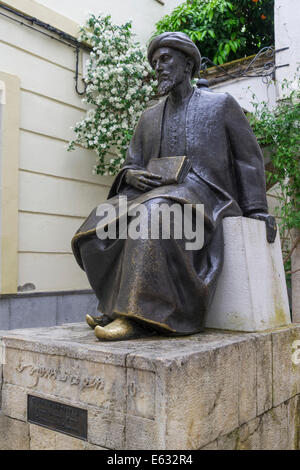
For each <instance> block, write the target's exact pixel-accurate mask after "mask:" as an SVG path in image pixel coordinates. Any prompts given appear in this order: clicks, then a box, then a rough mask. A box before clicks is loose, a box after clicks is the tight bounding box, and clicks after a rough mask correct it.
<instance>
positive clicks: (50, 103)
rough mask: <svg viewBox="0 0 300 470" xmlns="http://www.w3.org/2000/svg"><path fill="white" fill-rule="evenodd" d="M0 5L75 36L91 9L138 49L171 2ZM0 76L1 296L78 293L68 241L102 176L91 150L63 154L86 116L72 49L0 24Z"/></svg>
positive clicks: (100, 190)
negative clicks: (0, 123)
mask: <svg viewBox="0 0 300 470" xmlns="http://www.w3.org/2000/svg"><path fill="white" fill-rule="evenodd" d="M1 3H2V4H6V5H8V6H10V7H12V8H14V9H16V10H18V11H21V12H23V13H25V14H28V15H31V16H33V17H36V18H38V19H39V20H41V21H43V22H45V23H49V24H51V25H52V26H54V27H56V28H58V29H60V30H62V31H65V32H66V33H68V34H70V35H72V36H75V37H76V36H77V34H78V31H79V23H82V22H83V21H84V17H85V15H86V12H87V11H89V10H91V11H94V12H95V13H98V12H99V10H101V11H103V12H104V13H111V14H112V18H113V20H114V21H115V22H117V23H123V22H125V21H128V20H129V19H133V29H134V31H135V32H136V33H137V35H138V39H139V40H141V41H144V42H146V41H147V40H148V39H149V36H150V34H151V33H152V31H153V29H154V24H155V22H156V21H158V20H159V19H160V18H161V17H162V16H163V15H164V14H166V13H168V12H170V11H171V10H172V9H173V8H174V7H175V6H176V5H178V4H179V3H181V0H165V2H164V5H161V3H160V2H157V1H156V0H127V1H126V2H124V1H123V0H122V1H121V0H112V1H106V0H105V1H104V0H85V2H82V0H59V1H56V0H51V1H50V0H49V1H48V0H40V1H34V0H7V1H4V2H1ZM54 10H57V11H54ZM8 15H10V13H8ZM63 15H64V16H63ZM0 72H1V73H2V75H0V80H1V76H3V77H6V81H7V80H8V77H9V76H10V77H11V76H12V75H13V76H14V78H13V79H11V80H12V81H7V93H8V95H7V96H8V102H9V104H8V105H5V106H6V110H7V111H6V113H7V116H6V120H5V128H4V137H5V141H4V154H5V158H4V160H3V164H4V167H3V169H2V170H3V172H2V186H3V197H2V200H3V202H4V204H3V205H2V216H3V221H4V222H5V223H3V225H2V234H3V237H2V242H1V243H2V260H3V263H2V292H16V291H17V286H23V285H24V284H27V283H30V284H34V285H35V287H36V291H51V290H67V289H70V290H73V289H82V288H88V287H89V284H88V282H87V280H86V277H85V275H84V273H83V272H82V271H81V270H80V269H79V267H78V266H77V265H76V263H75V261H74V257H73V255H72V252H71V248H70V240H71V238H72V236H73V234H74V232H75V230H76V229H77V228H78V227H79V226H80V225H81V223H82V222H83V220H84V219H85V217H86V216H87V215H88V213H89V212H90V211H91V210H92V209H93V207H94V206H95V205H97V204H98V203H99V202H101V201H102V200H104V199H105V198H106V195H107V192H108V189H109V186H110V184H111V182H112V178H108V177H101V176H95V175H93V174H92V168H93V166H94V164H95V157H96V155H95V153H94V152H91V151H87V150H83V149H81V148H78V149H77V150H76V151H75V152H72V153H68V152H66V145H67V144H68V141H69V140H70V139H71V138H72V136H73V133H72V131H71V129H70V128H71V126H74V124H75V123H76V122H77V121H79V120H80V119H82V117H83V116H84V113H85V110H86V106H85V105H83V104H82V102H81V97H80V96H78V95H77V94H76V92H75V90H74V75H75V54H74V49H72V48H71V47H68V46H67V45H64V44H61V43H59V42H57V41H55V40H51V39H50V38H48V37H46V36H44V35H41V34H39V33H38V32H36V31H33V30H30V29H29V28H27V27H26V26H21V25H19V24H18V23H16V22H14V21H12V20H9V19H7V18H4V17H3V16H0ZM13 89H14V90H16V89H18V90H19V91H18V93H17V92H15V91H14V92H12V90H13ZM8 110H10V114H9V117H8ZM19 143H20V149H19ZM8 152H9V153H8ZM8 155H9V157H10V158H8ZM7 222H9V223H7ZM18 226H19V230H18Z"/></svg>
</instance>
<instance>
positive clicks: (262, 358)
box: [255, 334, 273, 415]
mask: <svg viewBox="0 0 300 470" xmlns="http://www.w3.org/2000/svg"><path fill="white" fill-rule="evenodd" d="M255 341H256V386H257V415H260V414H262V413H264V412H265V411H267V410H270V409H271V408H272V402H273V395H272V393H273V390H272V378H273V377H272V340H271V335H270V334H261V335H257V337H256V339H255Z"/></svg>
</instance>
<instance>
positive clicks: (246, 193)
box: [225, 94, 268, 215]
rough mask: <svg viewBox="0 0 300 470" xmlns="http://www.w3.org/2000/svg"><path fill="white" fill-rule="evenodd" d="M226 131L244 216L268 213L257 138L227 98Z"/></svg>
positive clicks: (238, 106)
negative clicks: (258, 212)
mask: <svg viewBox="0 0 300 470" xmlns="http://www.w3.org/2000/svg"><path fill="white" fill-rule="evenodd" d="M225 106H226V110H225V119H226V131H227V136H228V141H229V146H230V150H231V154H232V159H233V166H234V171H235V177H236V182H237V189H238V203H239V206H240V207H241V209H242V211H243V214H244V215H247V214H248V213H250V212H253V211H256V210H257V211H262V212H268V204H267V198H266V182H265V170H264V159H263V155H262V152H261V150H260V147H259V145H258V143H257V140H256V137H255V135H254V133H253V131H252V129H251V126H250V124H249V122H248V119H247V118H246V116H245V114H244V112H243V110H242V108H241V107H240V105H239V104H238V103H237V101H236V100H235V99H234V98H233V97H232V96H231V95H229V94H227V98H226V102H225Z"/></svg>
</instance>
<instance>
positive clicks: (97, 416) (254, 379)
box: [2, 323, 300, 450]
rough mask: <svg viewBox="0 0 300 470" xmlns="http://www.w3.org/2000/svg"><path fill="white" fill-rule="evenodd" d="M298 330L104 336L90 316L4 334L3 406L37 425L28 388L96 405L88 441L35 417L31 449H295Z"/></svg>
mask: <svg viewBox="0 0 300 470" xmlns="http://www.w3.org/2000/svg"><path fill="white" fill-rule="evenodd" d="M299 334H300V325H296V324H292V325H290V326H287V327H283V328H280V329H277V330H272V331H269V332H258V333H238V332H226V331H217V330H207V331H206V332H204V333H201V334H198V335H193V336H186V337H184V338H182V337H177V338H167V337H159V336H153V337H150V338H147V339H145V340H133V341H123V342H118V343H109V342H106V343H104V342H102V343H101V342H99V341H98V340H96V339H95V336H94V334H93V332H92V331H91V330H90V329H88V327H87V326H86V325H85V324H84V323H82V324H73V325H72V324H69V325H64V326H59V327H53V328H48V327H47V328H39V329H24V330H15V331H10V332H5V333H4V334H3V342H4V343H5V345H6V364H5V365H4V368H3V378H4V380H3V411H4V413H5V414H6V415H7V417H6V418H9V419H11V420H12V421H15V422H16V423H23V424H25V425H28V423H26V422H25V420H26V395H27V394H31V395H36V396H39V397H42V398H46V399H50V400H54V401H57V402H60V403H65V404H66V405H73V406H76V407H78V408H82V409H86V410H87V411H88V442H85V441H82V440H80V439H75V438H72V437H69V436H65V435H64V434H62V433H61V432H58V431H54V430H53V431H50V430H49V429H47V430H46V429H44V428H41V427H40V426H35V425H31V424H30V439H31V448H32V449H88V448H91V449H92V448H96V449H97V448H99V449H115V450H118V449H127V450H130V449H140V450H142V449H149V450H151V449H153V450H155V449H161V450H165V449H174V450H181V449H182V450H189V449H191V450H192V449H207V450H208V449H210V448H211V449H212V448H216V447H217V448H218V449H284V448H293V446H295V445H296V442H298V440H299V396H300V387H299V383H300V381H299V366H295V365H294V364H293V363H292V361H291V359H292V357H291V352H292V344H293V341H295V340H298V338H299ZM272 360H273V363H272ZM272 376H273V382H272ZM277 389H278V390H277ZM272 390H273V392H272ZM272 399H273V404H272ZM275 403H276V405H274V404H275ZM272 407H273V408H272ZM297 410H298V411H297ZM13 418H14V419H13ZM3 419H4V418H3ZM3 423H4V424H2V428H3V426H4V425H5V426H7V430H8V431H7V432H9V433H10V432H12V433H13V432H14V430H13V429H12V431H10V427H9V425H11V423H9V422H7V421H5V420H4V421H3ZM5 423H8V424H5ZM28 429H29V428H28V427H19V431H18V432H19V439H21V434H22V432H24V437H23V438H22V439H24V442H27V441H28ZM26 433H27V434H26ZM26 436H27V437H26ZM26 439H27V441H26ZM3 445H4V444H3ZM20 445H21V444H20ZM23 445H25V444H23ZM297 445H298V444H297Z"/></svg>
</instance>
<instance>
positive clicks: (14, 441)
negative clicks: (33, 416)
mask: <svg viewBox="0 0 300 470" xmlns="http://www.w3.org/2000/svg"><path fill="white" fill-rule="evenodd" d="M0 450H29V425H28V423H24V422H23V421H19V420H17V419H12V418H9V417H8V416H5V415H4V414H3V413H1V412H0Z"/></svg>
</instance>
